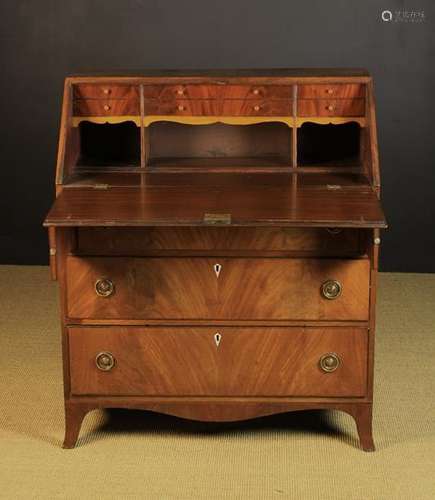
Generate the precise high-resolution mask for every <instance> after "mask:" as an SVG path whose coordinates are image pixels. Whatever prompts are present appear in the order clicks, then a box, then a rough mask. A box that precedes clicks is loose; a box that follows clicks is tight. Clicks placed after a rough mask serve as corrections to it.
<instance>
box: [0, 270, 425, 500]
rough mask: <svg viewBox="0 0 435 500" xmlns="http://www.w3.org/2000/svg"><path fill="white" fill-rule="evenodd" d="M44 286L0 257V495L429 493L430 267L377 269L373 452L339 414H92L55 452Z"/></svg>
mask: <svg viewBox="0 0 435 500" xmlns="http://www.w3.org/2000/svg"><path fill="white" fill-rule="evenodd" d="M59 338H60V335H59V324H58V301H57V285H56V284H55V283H52V282H50V281H49V276H48V270H47V268H44V267H13V266H4V267H0V498H7V499H17V498H41V499H52V498H66V499H69V498H71V499H75V498H77V499H79V498H80V499H85V498H93V499H106V498H120V499H122V498H151V499H197V498H198V499H202V498H204V499H205V498H207V499H220V498H222V499H239V498H240V499H257V498H258V499H269V498H270V499H275V498H276V499H278V498H294V499H301V500H304V499H322V500H329V499H331V500H337V499H346V500H351V499H361V500H381V499H398V500H402V499H412V500H423V499H428V500H429V499H430V500H433V499H435V405H434V400H435V275H422V274H419V275H418V274H383V275H381V278H380V290H379V306H378V331H377V345H376V347H377V352H376V384H375V408H374V437H375V442H376V445H377V451H376V452H375V453H364V452H362V451H360V450H359V449H358V448H357V439H356V431H355V427H354V423H353V420H352V419H351V418H350V417H349V416H347V415H345V414H340V413H338V412H337V413H335V412H321V411H318V412H304V413H294V414H286V415H279V416H273V417H268V418H263V419H258V420H253V421H250V422H246V423H236V424H228V425H227V424H225V425H215V424H201V423H195V422H190V421H185V420H181V419H177V418H172V417H168V416H161V415H156V414H152V413H147V412H137V411H134V412H133V411H132V412H128V411H120V410H118V411H116V410H112V411H109V412H100V411H98V412H97V411H96V412H92V413H90V414H89V415H88V416H87V417H86V419H85V422H84V425H83V427H82V432H81V438H80V441H79V446H78V447H77V448H76V449H73V450H63V449H62V448H61V447H60V446H61V442H62V438H63V427H64V424H63V402H62V379H61V358H60V342H59Z"/></svg>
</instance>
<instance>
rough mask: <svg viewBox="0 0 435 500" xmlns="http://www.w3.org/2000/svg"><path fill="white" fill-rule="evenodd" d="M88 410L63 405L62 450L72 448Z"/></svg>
mask: <svg viewBox="0 0 435 500" xmlns="http://www.w3.org/2000/svg"><path fill="white" fill-rule="evenodd" d="M88 411H89V408H87V407H83V406H80V405H69V404H65V439H64V442H63V446H62V447H63V448H67V449H69V448H74V447H75V445H76V443H77V438H78V437H79V433H80V427H81V426H82V422H83V419H84V418H85V415H86V413H88Z"/></svg>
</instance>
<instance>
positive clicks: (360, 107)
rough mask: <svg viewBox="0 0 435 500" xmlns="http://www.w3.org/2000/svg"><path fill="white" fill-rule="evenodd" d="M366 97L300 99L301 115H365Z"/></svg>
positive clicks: (299, 112) (299, 111)
mask: <svg viewBox="0 0 435 500" xmlns="http://www.w3.org/2000/svg"><path fill="white" fill-rule="evenodd" d="M364 114H365V107H364V99H300V100H298V115H299V116H364Z"/></svg>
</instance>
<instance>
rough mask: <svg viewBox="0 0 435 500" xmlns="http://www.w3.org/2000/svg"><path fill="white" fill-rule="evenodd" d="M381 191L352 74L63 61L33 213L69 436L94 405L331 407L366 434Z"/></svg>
mask: <svg viewBox="0 0 435 500" xmlns="http://www.w3.org/2000/svg"><path fill="white" fill-rule="evenodd" d="M379 197H380V176H379V165H378V153H377V139H376V120H375V106H374V98H373V84H372V79H371V77H370V76H369V75H368V74H367V72H366V71H364V70H337V69H336V70H240V71H223V70H221V71H210V72H195V71H192V72H185V73H182V72H176V71H169V72H147V73H144V74H142V75H132V76H127V75H121V76H95V77H93V76H80V77H79V76H74V77H68V78H67V79H66V81H65V89H64V99H63V108H62V118H61V132H60V139H59V152H58V161H57V170H56V200H55V202H54V205H53V207H52V209H51V211H50V213H49V214H48V216H47V218H46V220H45V225H46V226H47V227H48V230H49V240H50V263H51V272H52V277H53V278H54V279H58V280H59V285H60V293H61V321H62V346H63V367H64V394H65V415H66V433H65V442H64V447H66V448H71V447H74V446H75V443H76V441H77V438H78V434H79V431H80V426H81V423H82V420H83V418H84V416H85V415H86V413H87V412H89V411H91V410H93V409H96V408H114V407H116V408H139V409H145V410H152V411H157V412H162V413H168V414H172V415H177V416H180V417H184V418H189V419H197V420H205V421H232V420H242V419H248V418H253V417H259V416H265V415H270V414H273V413H279V412H287V411H293V410H306V409H336V410H341V411H345V412H347V413H349V414H350V415H352V416H353V417H354V419H355V421H356V424H357V430H358V434H359V438H360V443H361V447H362V448H363V449H364V450H367V451H369V450H373V449H374V445H373V440H372V429H371V427H372V423H371V420H372V395H373V361H374V334H375V299H376V274H377V267H378V252H379V243H380V236H379V232H380V229H381V228H385V227H386V222H385V218H384V215H383V212H382V208H381V205H380V201H379Z"/></svg>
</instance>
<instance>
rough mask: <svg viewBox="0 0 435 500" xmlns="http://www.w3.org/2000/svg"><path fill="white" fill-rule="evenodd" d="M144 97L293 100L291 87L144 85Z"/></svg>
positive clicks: (164, 98)
mask: <svg viewBox="0 0 435 500" xmlns="http://www.w3.org/2000/svg"><path fill="white" fill-rule="evenodd" d="M143 92H144V97H145V98H152V99H161V100H169V101H170V100H174V99H261V98H272V99H291V97H292V86H291V85H201V84H192V85H144V87H143Z"/></svg>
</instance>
